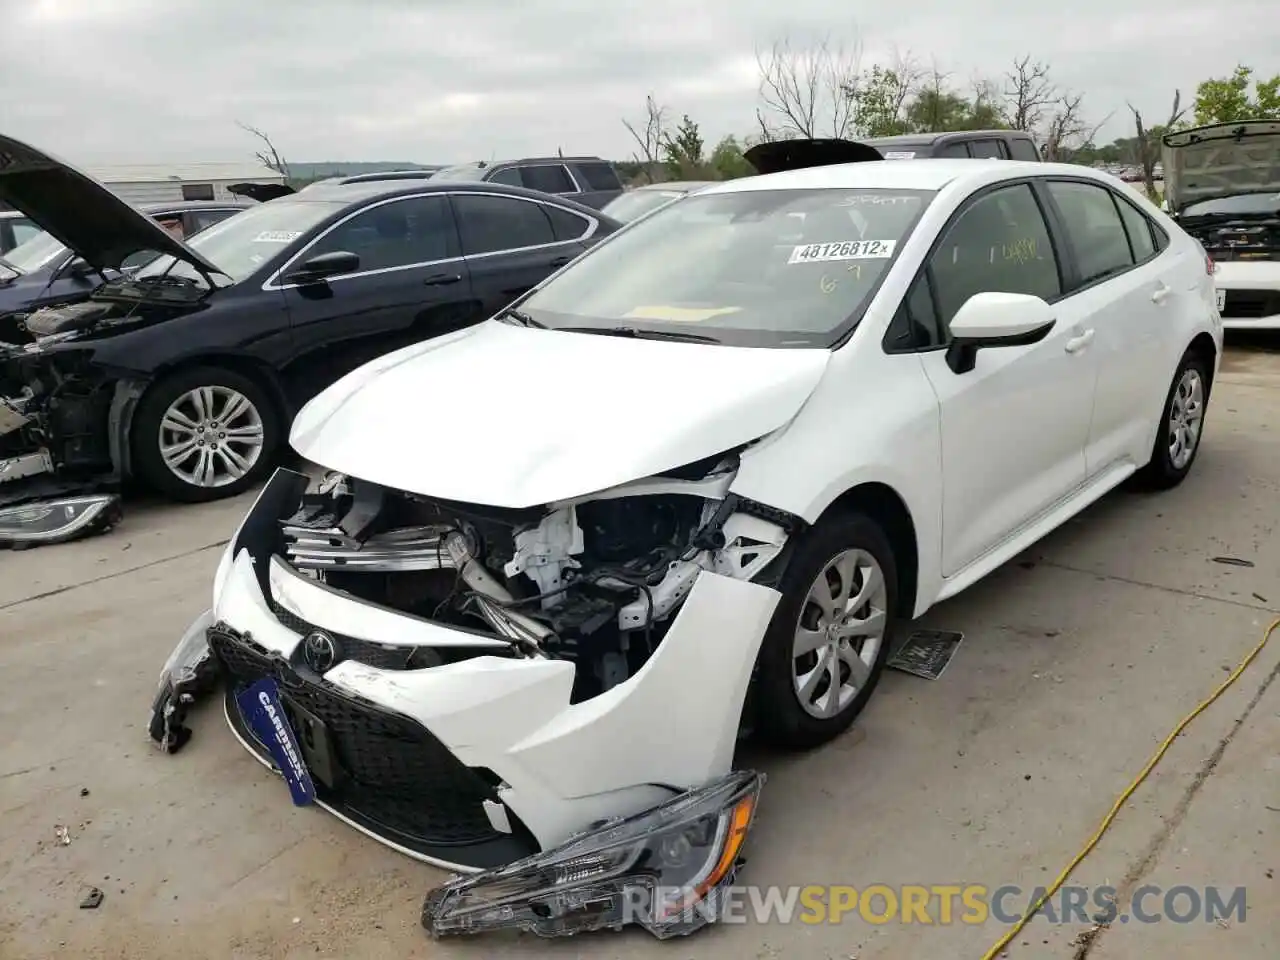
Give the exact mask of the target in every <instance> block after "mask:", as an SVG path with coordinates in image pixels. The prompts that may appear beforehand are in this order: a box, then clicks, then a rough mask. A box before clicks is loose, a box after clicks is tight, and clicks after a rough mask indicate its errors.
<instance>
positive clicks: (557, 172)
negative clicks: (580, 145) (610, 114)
mask: <svg viewBox="0 0 1280 960" xmlns="http://www.w3.org/2000/svg"><path fill="white" fill-rule="evenodd" d="M433 178H434V179H436V180H458V181H480V182H483V183H505V184H507V185H508V186H513V187H525V188H527V189H529V190H537V191H539V192H541V193H549V194H551V195H552V196H558V197H565V198H567V199H571V200H577V201H578V202H579V203H584V204H586V205H587V206H589V207H594V208H596V209H597V210H598V209H600V208H602V207H603V206H604V205H605V204H606V203H608V202H609V201H610V200H612V199H613V198H614V197H616V196H618V194H620V193H622V181H621V180H620V179H619V178H618V172H617V171H616V170H614V169H613V165H612V164H610V163H609V162H607V161H605V160H601V159H600V158H599V157H526V158H525V159H524V160H503V161H501V162H498V163H486V162H485V161H483V160H480V161H477V162H476V163H464V164H460V165H458V166H453V167H445V168H444V169H443V170H440V171H438V172H436V173H435V174H434V177H433Z"/></svg>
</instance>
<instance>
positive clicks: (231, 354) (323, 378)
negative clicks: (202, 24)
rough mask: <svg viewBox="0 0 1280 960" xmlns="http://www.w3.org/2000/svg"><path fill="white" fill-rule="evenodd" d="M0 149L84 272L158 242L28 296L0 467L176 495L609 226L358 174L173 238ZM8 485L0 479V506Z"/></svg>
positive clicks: (583, 214) (6, 356)
mask: <svg viewBox="0 0 1280 960" xmlns="http://www.w3.org/2000/svg"><path fill="white" fill-rule="evenodd" d="M0 154H4V155H6V156H7V157H12V158H13V159H12V162H10V163H8V165H7V166H5V167H4V168H0V199H4V200H7V201H8V202H10V203H12V204H13V205H14V206H15V207H17V208H19V209H23V210H25V211H27V213H28V214H29V215H30V216H31V217H32V219H34V220H36V221H37V222H38V223H40V224H41V225H42V226H43V227H44V228H45V229H47V230H48V231H49V233H51V234H52V235H53V236H55V237H57V238H58V240H59V241H61V242H62V243H64V244H66V245H67V246H68V247H69V248H71V249H73V250H75V251H76V253H77V254H79V256H80V257H81V258H83V259H84V261H85V262H86V263H87V264H88V265H89V266H91V267H92V268H93V269H94V270H97V271H99V272H105V271H113V270H116V271H118V270H119V269H120V268H121V267H122V265H123V264H124V263H125V262H126V261H127V260H128V258H129V257H131V256H133V255H134V254H136V253H137V252H138V251H141V250H147V251H158V252H160V253H162V254H164V255H163V256H160V257H159V258H158V259H154V260H152V261H151V262H149V263H147V264H146V265H144V266H142V267H141V268H140V269H138V270H136V271H135V272H133V273H132V274H130V275H128V276H124V277H119V276H117V277H116V278H115V279H110V280H108V282H106V283H103V284H101V285H99V286H98V287H97V289H96V290H95V291H94V292H93V293H92V295H91V296H90V297H89V298H88V299H87V300H85V301H84V302H81V303H74V304H70V305H59V306H53V307H45V308H42V309H39V310H35V311H32V312H29V313H28V314H27V315H26V316H25V318H24V321H23V325H24V327H25V328H26V333H25V335H24V337H23V339H24V340H25V341H29V342H24V343H19V344H13V345H10V346H8V347H4V348H0V398H8V404H9V406H10V408H12V409H14V410H19V411H20V412H21V419H19V420H18V421H17V422H18V426H17V428H16V429H15V428H14V426H13V420H12V419H11V418H0V419H2V420H3V421H4V422H5V424H6V426H5V431H6V432H7V436H0V444H7V445H8V450H7V451H5V449H4V448H3V447H0V477H5V476H6V471H7V475H9V476H12V475H14V474H15V473H16V474H18V475H19V476H21V475H22V474H23V473H30V472H33V471H34V472H36V473H41V474H50V473H52V475H54V476H56V477H61V478H64V479H65V478H70V477H79V476H83V475H86V474H87V475H93V476H102V475H110V476H111V477H113V478H114V477H117V476H128V475H137V476H139V477H141V478H142V479H144V480H145V481H147V482H148V483H149V484H151V485H152V486H153V487H155V488H156V489H158V490H160V491H162V492H163V493H165V494H167V495H169V496H170V497H173V498H175V499H178V500H210V499H215V498H219V497H224V496H230V495H232V494H235V493H237V492H239V491H241V490H244V489H246V488H247V487H249V486H250V485H252V484H253V483H255V482H256V481H257V480H258V479H259V478H261V477H262V476H263V475H264V474H265V473H266V472H267V471H268V470H269V469H270V466H271V463H272V458H273V455H274V454H275V452H276V450H277V449H278V448H279V446H280V444H281V443H282V441H283V439H284V437H285V435H286V433H287V431H288V428H289V423H290V421H291V420H292V416H293V412H294V411H295V410H296V409H297V408H298V406H299V405H300V404H301V403H302V402H304V401H305V400H306V399H308V398H309V397H310V396H312V395H314V394H315V393H316V392H317V391H319V390H320V389H321V388H323V387H324V386H326V385H328V384H330V383H332V382H333V381H335V380H337V379H339V378H340V377H342V376H343V375H344V374H346V373H348V372H349V371H351V370H354V369H355V368H356V367H358V366H360V365H361V364H362V363H365V362H366V361H368V360H371V359H373V358H375V357H377V356H379V355H380V354H382V353H384V352H386V351H388V350H392V349H396V348H398V347H402V346H404V345H406V344H410V343H416V342H418V341H421V340H426V339H429V338H432V337H437V336H440V335H441V334H444V333H448V332H450V331H455V330H458V329H460V328H462V327H465V326H467V325H469V324H471V323H474V322H476V321H478V320H481V319H484V318H485V317H489V316H492V315H493V314H494V313H496V312H497V311H498V310H500V309H501V308H502V307H503V306H505V305H506V304H507V303H508V302H510V301H511V300H512V299H513V298H515V297H516V296H519V295H520V294H521V293H523V292H525V291H526V290H528V289H530V288H531V287H533V286H535V285H536V284H538V283H539V282H540V281H542V280H543V279H545V278H546V277H547V276H548V275H549V274H550V273H552V272H554V271H556V270H557V269H559V268H560V267H561V266H563V265H564V264H566V263H568V262H569V261H570V260H572V259H573V258H574V257H576V256H577V255H578V254H580V253H581V252H582V251H584V250H586V249H588V248H589V247H591V245H593V244H594V243H596V242H597V241H598V240H599V239H600V238H601V237H603V236H605V235H607V234H608V233H609V232H611V231H612V230H614V229H615V228H616V226H617V224H615V223H614V222H613V221H612V220H610V219H608V218H606V217H604V216H603V215H601V214H600V213H599V212H598V211H596V210H593V209H591V208H589V207H584V206H582V205H581V204H577V203H573V202H572V201H568V200H557V199H555V198H551V197H548V196H545V195H543V194H538V193H534V192H533V191H529V190H524V189H522V188H518V187H506V186H501V185H498V184H486V183H472V184H465V185H462V184H452V183H439V184H437V183H432V182H428V181H418V182H411V183H365V184H351V185H345V186H334V187H325V188H322V189H321V188H318V189H316V190H314V191H308V192H306V194H305V195H304V194H301V193H300V194H298V195H297V196H287V197H282V198H279V199H276V200H271V201H269V202H267V203H263V204H259V205H255V206H252V207H250V208H249V209H246V210H244V211H242V212H241V213H240V214H238V215H237V216H234V217H231V218H229V219H227V220H225V221H223V222H222V223H220V224H218V225H216V226H215V227H212V228H210V229H208V230H206V231H204V232H202V233H200V234H198V235H196V236H194V237H192V238H191V239H190V242H188V243H183V242H182V241H180V240H178V239H177V238H175V237H173V236H171V235H170V234H169V233H167V232H166V231H165V230H163V229H162V228H161V227H160V226H159V225H157V223H156V222H155V221H154V220H151V219H149V218H148V217H146V216H145V215H143V214H142V213H140V212H138V211H137V210H134V209H133V208H132V207H129V206H128V205H127V204H125V203H124V202H123V201H121V200H119V199H118V198H117V197H115V196H114V195H113V194H111V193H110V192H109V191H108V190H107V189H106V188H105V187H103V186H102V185H101V184H98V183H96V182H95V181H93V180H91V179H89V178H88V177H86V176H84V175H82V174H80V173H79V172H77V171H75V170H74V169H72V168H70V167H68V166H67V165H65V164H62V163H60V162H58V161H56V160H54V159H52V158H49V157H47V156H45V155H44V154H43V153H41V152H39V151H37V150H35V149H34V148H32V147H29V146H27V145H25V144H22V143H19V142H17V141H14V140H11V139H8V138H3V137H0ZM477 375H478V376H481V377H483V376H484V374H483V373H478V374H477ZM497 386H499V387H500V386H501V385H500V384H498V385H497ZM445 406H446V407H447V406H448V404H446V405H445ZM443 409H444V408H442V410H443ZM424 415H425V412H424ZM433 416H434V415H433ZM15 447H16V448H17V449H16V450H15V449H14V448H15ZM18 457H23V458H25V459H23V460H21V463H22V464H23V468H22V470H17V469H16V468H15V469H9V466H11V464H7V461H6V458H7V460H8V461H14V460H15V459H16V458H18ZM13 489H14V488H12V487H10V486H9V484H7V483H3V482H0V505H3V504H4V503H5V496H6V493H8V494H9V500H10V501H12V499H13V497H14V496H16V495H17V494H15V493H10V491H12V490H13Z"/></svg>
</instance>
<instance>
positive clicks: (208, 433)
mask: <svg viewBox="0 0 1280 960" xmlns="http://www.w3.org/2000/svg"><path fill="white" fill-rule="evenodd" d="M265 438H266V433H265V430H264V428H263V424H262V414H261V412H260V411H259V410H258V408H257V407H256V406H254V404H253V402H252V401H251V400H250V399H249V398H248V397H246V396H245V395H244V394H242V393H240V392H239V391H238V390H233V389H232V388H231V387H224V386H205V387H196V388H195V389H193V390H188V391H187V392H186V393H184V394H182V395H181V396H179V397H178V398H177V399H176V400H174V401H173V403H171V404H170V405H169V409H167V410H166V411H165V414H164V416H163V417H162V418H161V420H160V436H159V441H160V458H161V459H162V460H163V461H164V464H165V466H167V467H168V468H169V470H170V471H171V472H172V473H173V474H174V476H176V477H178V479H180V480H182V481H183V482H184V483H188V484H190V485H191V486H194V487H205V488H208V487H225V486H228V485H230V484H233V483H235V482H236V481H238V480H240V479H241V478H243V477H244V476H245V475H246V474H247V473H248V472H249V471H250V470H252V469H253V467H254V464H256V463H257V462H258V460H259V458H261V456H262V452H263V446H264V444H265Z"/></svg>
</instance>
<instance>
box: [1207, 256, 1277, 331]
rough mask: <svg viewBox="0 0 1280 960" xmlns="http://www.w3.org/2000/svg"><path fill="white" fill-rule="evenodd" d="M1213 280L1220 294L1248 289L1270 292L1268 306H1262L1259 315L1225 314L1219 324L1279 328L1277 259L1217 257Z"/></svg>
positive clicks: (1239, 327) (1257, 328)
mask: <svg viewBox="0 0 1280 960" xmlns="http://www.w3.org/2000/svg"><path fill="white" fill-rule="evenodd" d="M1213 279H1214V282H1215V283H1216V284H1217V288H1218V289H1219V290H1221V291H1223V292H1224V293H1225V292H1226V291H1228V290H1248V291H1252V292H1257V293H1263V294H1267V293H1270V294H1274V296H1273V297H1272V298H1271V302H1272V303H1273V304H1274V306H1273V307H1272V308H1269V309H1267V308H1264V309H1263V311H1262V312H1261V315H1260V316H1257V317H1238V316H1231V315H1225V316H1223V318H1222V325H1223V326H1224V327H1225V328H1226V329H1228V330H1280V261H1276V260H1253V261H1245V260H1220V261H1217V262H1216V263H1215V264H1214V275H1213Z"/></svg>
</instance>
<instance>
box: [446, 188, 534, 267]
mask: <svg viewBox="0 0 1280 960" xmlns="http://www.w3.org/2000/svg"><path fill="white" fill-rule="evenodd" d="M453 204H454V209H455V210H456V211H457V215H458V228H459V230H460V231H461V232H462V252H463V253H464V254H465V255H467V256H475V255H477V254H481V253H497V252H499V251H501V250H517V249H519V248H521V247H536V246H540V245H543V244H548V243H555V240H556V237H555V234H554V232H553V231H552V229H551V220H550V219H549V218H548V217H547V214H546V213H545V212H544V208H543V205H542V204H540V203H532V202H531V201H528V200H517V199H515V198H514V197H499V196H492V197H486V196H481V195H480V194H474V193H470V194H461V195H459V196H456V197H454V198H453Z"/></svg>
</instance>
